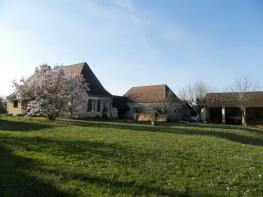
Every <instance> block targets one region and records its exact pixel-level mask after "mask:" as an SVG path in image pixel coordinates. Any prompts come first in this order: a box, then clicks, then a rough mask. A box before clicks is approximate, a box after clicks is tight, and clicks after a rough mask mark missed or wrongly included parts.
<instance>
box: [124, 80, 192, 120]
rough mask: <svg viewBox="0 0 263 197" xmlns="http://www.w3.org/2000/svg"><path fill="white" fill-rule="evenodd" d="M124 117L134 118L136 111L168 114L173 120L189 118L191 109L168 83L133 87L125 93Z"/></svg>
mask: <svg viewBox="0 0 263 197" xmlns="http://www.w3.org/2000/svg"><path fill="white" fill-rule="evenodd" d="M124 104H125V105H126V106H127V107H125V106H124V107H123V108H124V109H125V110H123V111H122V113H121V115H120V116H122V117H123V118H132V117H133V115H134V114H135V113H145V114H149V113H159V114H168V116H169V118H170V119H172V120H183V119H189V118H190V116H191V110H190V109H189V106H188V105H186V104H185V103H184V102H183V101H182V100H180V99H179V98H178V97H177V96H176V95H175V94H174V92H173V91H172V90H171V89H170V88H169V87H168V86H167V85H151V86H140V87H133V88H131V89H130V90H129V91H128V92H127V93H125V94H124V96H123V99H122V105H124Z"/></svg>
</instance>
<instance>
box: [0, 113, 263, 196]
mask: <svg viewBox="0 0 263 197" xmlns="http://www.w3.org/2000/svg"><path fill="white" fill-rule="evenodd" d="M0 196H16V197H17V196H263V130H260V129H255V128H243V127H238V126H222V125H221V126H219V125H201V124H166V125H163V126H156V127H151V126H148V125H136V124H121V123H110V122H108V123H106V122H105V123H103V122H101V123H95V122H87V123H73V122H63V121H55V122H50V121H47V120H45V119H26V118H23V117H16V118H14V117H5V116H1V117H0Z"/></svg>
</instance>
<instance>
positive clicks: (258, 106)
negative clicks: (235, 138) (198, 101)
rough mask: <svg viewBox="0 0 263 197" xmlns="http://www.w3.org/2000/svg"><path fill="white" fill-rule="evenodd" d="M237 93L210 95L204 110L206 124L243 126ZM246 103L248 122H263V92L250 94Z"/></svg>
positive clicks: (202, 117)
mask: <svg viewBox="0 0 263 197" xmlns="http://www.w3.org/2000/svg"><path fill="white" fill-rule="evenodd" d="M235 94H236V93H231V92H230V93H209V94H207V95H206V97H205V99H206V107H205V108H203V109H202V112H201V119H202V121H204V122H211V123H224V124H225V123H227V124H241V123H242V114H241V111H240V109H239V108H238V105H237V102H235ZM246 94H247V102H246V106H247V108H246V115H247V121H248V122H251V121H263V92H248V93H246Z"/></svg>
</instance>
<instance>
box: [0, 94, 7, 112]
mask: <svg viewBox="0 0 263 197" xmlns="http://www.w3.org/2000/svg"><path fill="white" fill-rule="evenodd" d="M5 113H6V100H5V99H4V98H3V97H0V114H5Z"/></svg>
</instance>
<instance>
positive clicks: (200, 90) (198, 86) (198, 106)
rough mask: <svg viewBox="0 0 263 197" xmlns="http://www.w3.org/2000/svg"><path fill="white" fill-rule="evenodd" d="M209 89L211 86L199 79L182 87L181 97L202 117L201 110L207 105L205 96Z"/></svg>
mask: <svg viewBox="0 0 263 197" xmlns="http://www.w3.org/2000/svg"><path fill="white" fill-rule="evenodd" d="M209 90H210V88H209V86H208V85H207V84H206V83H205V82H204V81H197V82H196V83H195V84H193V85H189V86H188V87H186V88H184V89H182V90H181V91H180V92H179V97H180V98H181V99H182V100H184V101H186V102H187V104H188V105H189V106H190V107H191V108H192V109H193V110H194V111H195V112H196V114H197V116H198V117H200V113H201V110H202V108H204V107H205V105H206V101H205V96H206V94H207V93H208V92H209Z"/></svg>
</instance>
